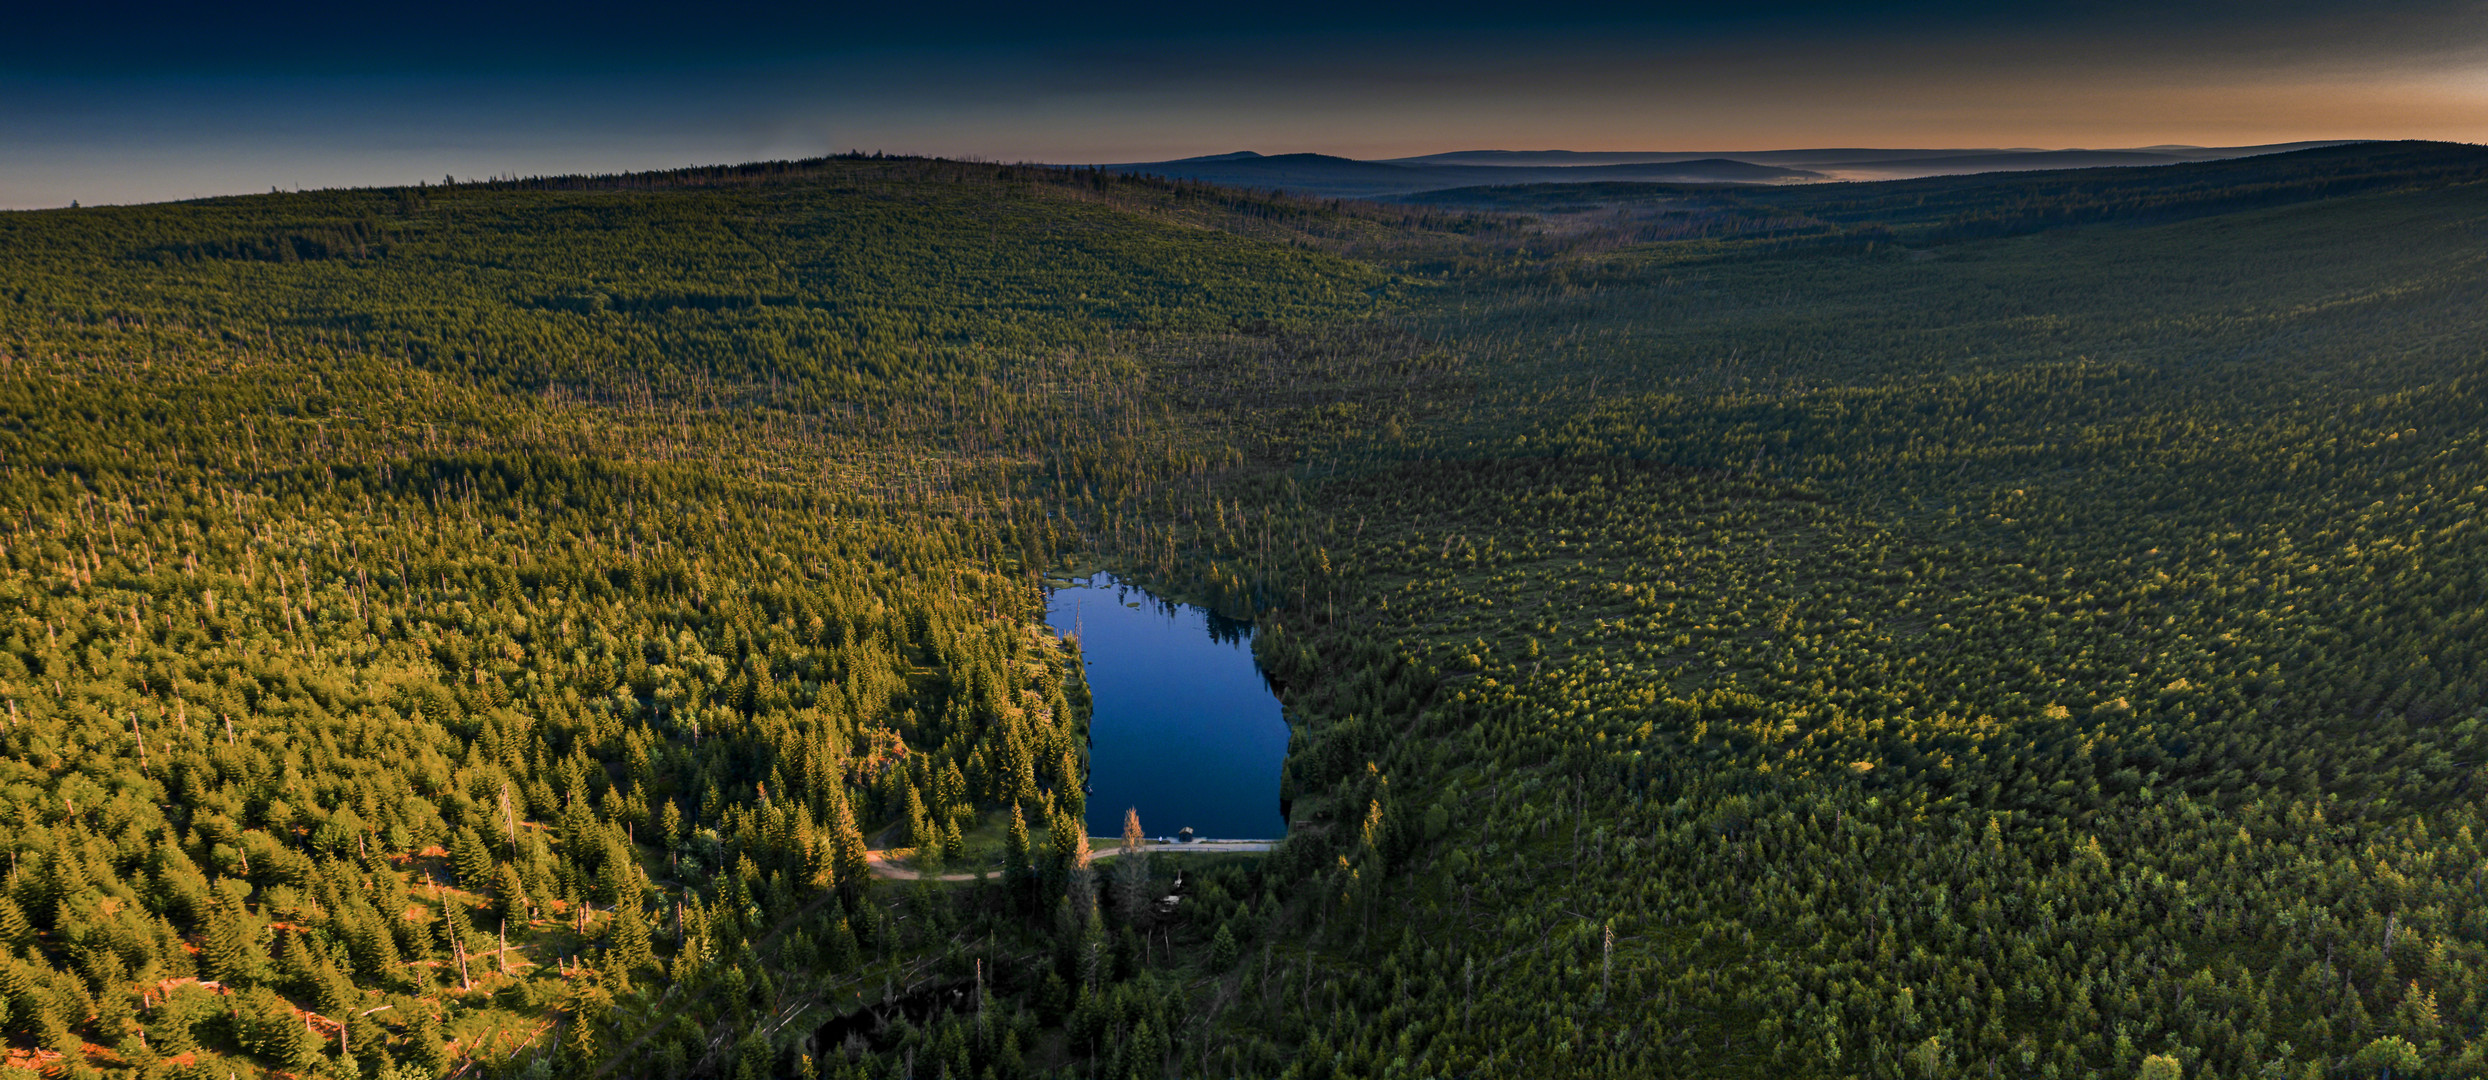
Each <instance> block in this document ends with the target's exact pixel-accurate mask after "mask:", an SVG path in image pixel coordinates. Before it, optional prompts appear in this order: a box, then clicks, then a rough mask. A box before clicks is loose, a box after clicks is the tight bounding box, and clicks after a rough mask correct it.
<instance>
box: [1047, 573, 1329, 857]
mask: <svg viewBox="0 0 2488 1080" xmlns="http://www.w3.org/2000/svg"><path fill="white" fill-rule="evenodd" d="M1046 622H1048V623H1050V624H1051V625H1052V626H1053V627H1054V630H1055V632H1056V633H1060V634H1065V635H1069V634H1078V635H1079V637H1080V645H1081V649H1082V651H1083V652H1084V653H1085V654H1086V658H1087V661H1088V683H1089V692H1090V694H1091V695H1092V696H1093V697H1094V698H1095V706H1096V707H1095V712H1094V713H1093V715H1092V716H1091V717H1090V719H1089V782H1090V787H1091V790H1090V792H1089V797H1088V830H1089V835H1091V836H1118V835H1121V834H1122V832H1123V811H1124V808H1126V807H1136V808H1138V809H1139V810H1140V826H1141V828H1142V829H1143V830H1145V831H1147V832H1148V833H1149V835H1151V836H1172V835H1174V833H1175V831H1176V830H1178V829H1181V828H1184V827H1186V826H1189V827H1191V829H1192V831H1193V833H1194V835H1196V836H1198V837H1200V838H1202V839H1223V840H1261V839H1275V838H1277V837H1280V836H1284V835H1286V834H1287V821H1286V819H1284V818H1282V817H1281V816H1280V815H1279V763H1280V762H1281V761H1282V760H1284V759H1285V758H1286V757H1287V722H1286V720H1284V719H1283V718H1281V716H1280V715H1279V699H1278V698H1277V697H1276V696H1275V695H1273V694H1272V693H1271V692H1270V684H1269V681H1268V680H1267V679H1265V678H1263V676H1262V674H1261V668H1260V666H1259V665H1257V664H1255V663H1254V662H1253V649H1252V640H1253V639H1252V635H1253V629H1252V624H1250V623H1239V622H1236V621H1234V620H1232V619H1224V618H1220V617H1219V616H1217V615H1216V614H1214V613H1212V612H1210V611H1208V610H1206V609H1203V608H1197V607H1193V606H1192V605H1190V604H1169V603H1166V602H1165V601H1162V600H1159V599H1158V598H1157V597H1154V596H1151V595H1149V594H1148V593H1146V592H1143V591H1141V590H1140V589H1137V588H1134V587H1131V586H1128V585H1124V584H1122V583H1120V582H1118V581H1116V580H1115V579H1114V578H1113V577H1111V576H1109V575H1106V574H1099V575H1097V576H1095V577H1092V578H1089V579H1088V580H1086V581H1084V582H1080V583H1077V584H1075V585H1073V586H1071V587H1067V588H1060V589H1056V590H1054V593H1053V596H1052V597H1051V599H1049V600H1048V602H1047V604H1046Z"/></svg>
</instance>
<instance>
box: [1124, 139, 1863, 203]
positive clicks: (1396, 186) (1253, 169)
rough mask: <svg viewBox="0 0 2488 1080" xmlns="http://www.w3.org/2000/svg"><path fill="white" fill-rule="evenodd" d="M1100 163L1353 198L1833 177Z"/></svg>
mask: <svg viewBox="0 0 2488 1080" xmlns="http://www.w3.org/2000/svg"><path fill="white" fill-rule="evenodd" d="M1098 167H1099V168H1102V169H1105V170H1106V171H1108V172H1114V173H1127V174H1133V175H1146V176H1163V177H1167V178H1169V179H1179V180H1200V181H1204V182H1207V183H1212V184H1224V185H1227V186H1230V187H1244V188H1271V189H1278V190H1284V191H1295V192H1301V193H1304V194H1311V195H1332V196H1346V197H1351V198H1380V197H1384V196H1390V195H1411V194H1415V193H1417V192H1421V191H1440V190H1442V189H1444V188H1454V187H1474V186H1478V185H1486V184H1538V183H1566V182H1577V181H1588V180H1608V181H1618V180H1621V181H1639V182H1644V183H1673V184H1775V183H1792V182H1804V181H1814V180H1824V179H1829V177H1826V176H1825V175H1823V174H1821V173H1817V172H1813V171H1811V170H1807V169H1795V168H1789V167H1787V166H1782V165H1772V164H1766V163H1758V162H1749V161H1736V160H1732V159H1729V158H1717V157H1703V158H1687V159H1680V160H1674V161H1665V162H1620V163H1614V164H1599V165H1559V166H1530V165H1520V166H1506V165H1459V164H1431V163H1425V162H1414V163H1411V162H1397V161H1360V160H1357V159H1355V158H1344V157H1334V156H1331V155H1329V154H1257V153H1254V152H1252V151H1249V150H1247V151H1239V152H1236V153H1231V154H1213V155H1209V156H1206V157H1193V158H1181V159H1177V160H1174V161H1140V162H1124V163H1119V164H1111V165H1101V166H1098Z"/></svg>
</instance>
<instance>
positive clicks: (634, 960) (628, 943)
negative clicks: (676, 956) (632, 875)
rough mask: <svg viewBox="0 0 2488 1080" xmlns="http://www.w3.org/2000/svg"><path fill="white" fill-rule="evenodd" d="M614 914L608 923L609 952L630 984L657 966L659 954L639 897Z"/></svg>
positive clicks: (606, 946) (606, 930)
mask: <svg viewBox="0 0 2488 1080" xmlns="http://www.w3.org/2000/svg"><path fill="white" fill-rule="evenodd" d="M613 915H614V917H613V919H612V921H610V922H608V923H606V924H605V949H606V951H607V953H608V955H610V956H611V957H612V958H613V962H612V967H613V970H614V971H616V972H618V973H620V974H621V975H622V976H623V979H624V981H625V983H627V982H628V981H629V978H630V977H631V976H632V975H635V974H638V973H639V972H641V971H644V970H647V969H648V968H650V967H653V966H655V965H656V959H657V957H656V951H655V950H654V949H652V948H651V947H650V946H649V944H648V919H647V916H646V915H644V914H642V913H641V912H640V909H639V901H638V900H637V899H636V898H634V899H631V900H628V901H625V902H624V903H622V904H620V905H618V906H616V907H615V908H614V911H613Z"/></svg>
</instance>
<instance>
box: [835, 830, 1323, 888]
mask: <svg viewBox="0 0 2488 1080" xmlns="http://www.w3.org/2000/svg"><path fill="white" fill-rule="evenodd" d="M1092 842H1093V843H1098V844H1104V845H1112V844H1115V843H1117V841H1114V840H1111V839H1106V838H1102V837H1101V838H1099V839H1098V840H1096V841H1092ZM1276 846H1278V845H1277V842H1276V841H1271V840H1195V841H1193V842H1191V843H1188V844H1185V843H1173V842H1166V841H1155V840H1153V841H1150V842H1149V843H1146V844H1143V845H1141V851H1143V852H1146V853H1151V854H1154V853H1157V852H1166V853H1168V854H1172V855H1181V854H1194V855H1229V854H1240V853H1249V852H1256V851H1268V850H1270V849H1271V848H1273V847H1276ZM1091 851H1092V853H1091V854H1090V856H1089V859H1090V861H1092V862H1095V861H1099V860H1103V859H1111V858H1114V857H1115V856H1116V855H1117V854H1120V852H1118V851H1117V850H1116V848H1114V847H1112V846H1101V847H1096V848H1092V849H1091ZM864 862H865V865H867V866H869V867H871V868H872V874H873V876H874V877H877V878H885V879H888V880H890V881H925V880H932V881H976V880H978V879H980V878H998V877H1001V876H1002V871H1000V870H988V871H985V872H984V873H982V874H975V873H969V872H966V871H955V872H952V873H947V874H942V875H939V876H935V875H930V874H926V873H923V872H922V871H919V870H916V869H914V868H912V867H908V866H903V865H901V864H900V863H899V862H898V860H897V859H896V858H895V857H894V856H892V855H891V854H890V853H889V852H887V851H867V852H865V853H864Z"/></svg>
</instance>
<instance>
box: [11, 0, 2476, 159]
mask: <svg viewBox="0 0 2488 1080" xmlns="http://www.w3.org/2000/svg"><path fill="white" fill-rule="evenodd" d="M2030 7H2031V6H2029V5H2015V6H2012V7H2010V8H2000V7H1997V6H1994V5H1982V4H1965V3H1952V2H1927V3H1915V4H1880V5H1877V4H1854V3H1852V4H1833V3H1805V2H1790V3H1769V2H1765V3H1746V4H1724V3H1723V4H1658V5H1637V6H1632V7H1629V8H1628V7H1619V6H1615V5H1596V4H1566V3H1560V2H1559V3H1542V4H1530V5H1495V6H1487V5H1461V4H1415V3H1403V4H1387V5H1363V6H1358V7H1355V8H1353V9H1347V10H1343V8H1342V7H1341V6H1340V5H1336V4H1314V3H1296V2H1285V0H1283V2H1279V3H1259V4H1250V5H1207V4H1184V3H1162V4H1153V5H1147V6H1140V5H1131V6H1111V7H1100V6H1094V5H1047V4H1038V3H1017V4H970V5H949V6H930V5H925V6H920V5H899V4H888V3H877V4H871V5H861V4H838V3H809V4H795V3H772V4H734V5H656V4H648V3H639V2H622V3H609V4H601V5H595V6H592V7H591V6H585V5H564V4H540V5H523V4H495V5H485V4H478V3H471V2H465V0H450V2H444V3H431V4H420V5H334V4H330V5H317V6H314V5H309V4H301V3H284V4H263V5H256V6H250V7H248V8H247V9H246V10H238V11H237V10H218V9H217V8H216V7H215V6H209V5H185V6H167V5H157V4H138V3H111V2H106V3H99V4H52V5H44V6H40V7H37V6H33V5H21V8H22V9H23V10H19V11H17V12H14V13H12V16H11V19H10V25H9V27H8V32H7V33H5V34H0V148H4V149H5V150H6V153H5V154H0V206H47V205H61V204H62V203H65V202H67V201H68V200H69V199H72V198H77V199H83V200H85V201H88V202H108V201H109V202H118V201H135V200H145V199H161V198H179V197H185V196H189V195H198V194H213V193H223V192H235V191H253V190H261V191H264V190H266V189H267V188H268V187H269V186H271V185H278V186H284V187H289V188H290V187H294V186H297V185H299V186H323V185H330V184H368V183H395V182H405V181H411V180H413V179H416V178H422V177H428V178H438V177H440V176H442V175H444V174H456V175H458V176H461V177H465V176H481V175H490V174H498V173H505V172H516V173H522V174H525V173H539V172H552V171H572V170H594V171H609V170H615V169H624V168H647V167H660V166H671V165H680V164H687V163H692V162H713V161H732V160H748V159H752V158H758V157H789V156H805V155H811V154H817V153H822V152H826V151H832V150H844V149H850V148H859V149H865V150H873V149H886V150H891V151H910V152H925V153H942V154H949V155H964V156H980V157H988V158H998V159H1006V160H1050V161H1128V160H1148V159H1154V158H1161V157H1175V156H1183V155H1188V154H1196V153H1215V152H1222V151H1227V150H1236V149H1257V150H1263V151H1269V152H1279V151H1291V150H1316V151H1323V152H1330V153H1345V154H1352V155H1357V156H1397V155H1404V154H1416V153H1427V152H1434V151H1442V150H1456V149H1477V148H1521V149H1546V148H1564V149H1607V150H1620V149H1636V150H1654V149H1760V148H1770V147H1790V146H1809V145H1811V146H1820V145H1908V146H2135V145H2148V144H2153V143H2163V142H2186V143H2196V144H2206V145H2222V144H2241V143H2258V142H2275V141H2285V140H2294V139H2311V138H2344V137H2379V138H2388V137H2424V138H2452V139H2465V140H2479V139H2482V138H2488V121H2483V119H2482V118H2483V117H2488V76H2483V74H2482V72H2488V63H2483V61H2488V47H2484V46H2488V8H2483V6H2482V5H2481V4H2479V3H2473V2H2459V3H2456V2H2438V0H2429V2H2421V3H2401V4H2382V5H2379V4H2366V5H2356V6H2353V5H2341V4H2313V3H2302V2H2297V0H2277V2H2272V3H2260V4H2247V3H2234V4H2227V3H2224V4H2212V5H2190V6H2187V7H2186V9H2185V10H2184V11H2182V12H2171V11H2169V10H2167V9H2168V7H2169V5H2166V4H2143V3H2130V2H2091V3H2084V2H2075V3H2063V4H2054V5H2047V6H2045V8H2044V10H2043V11H2039V12H2036V13H2033V12H2031V11H2030V10H2029V8H2030Z"/></svg>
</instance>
